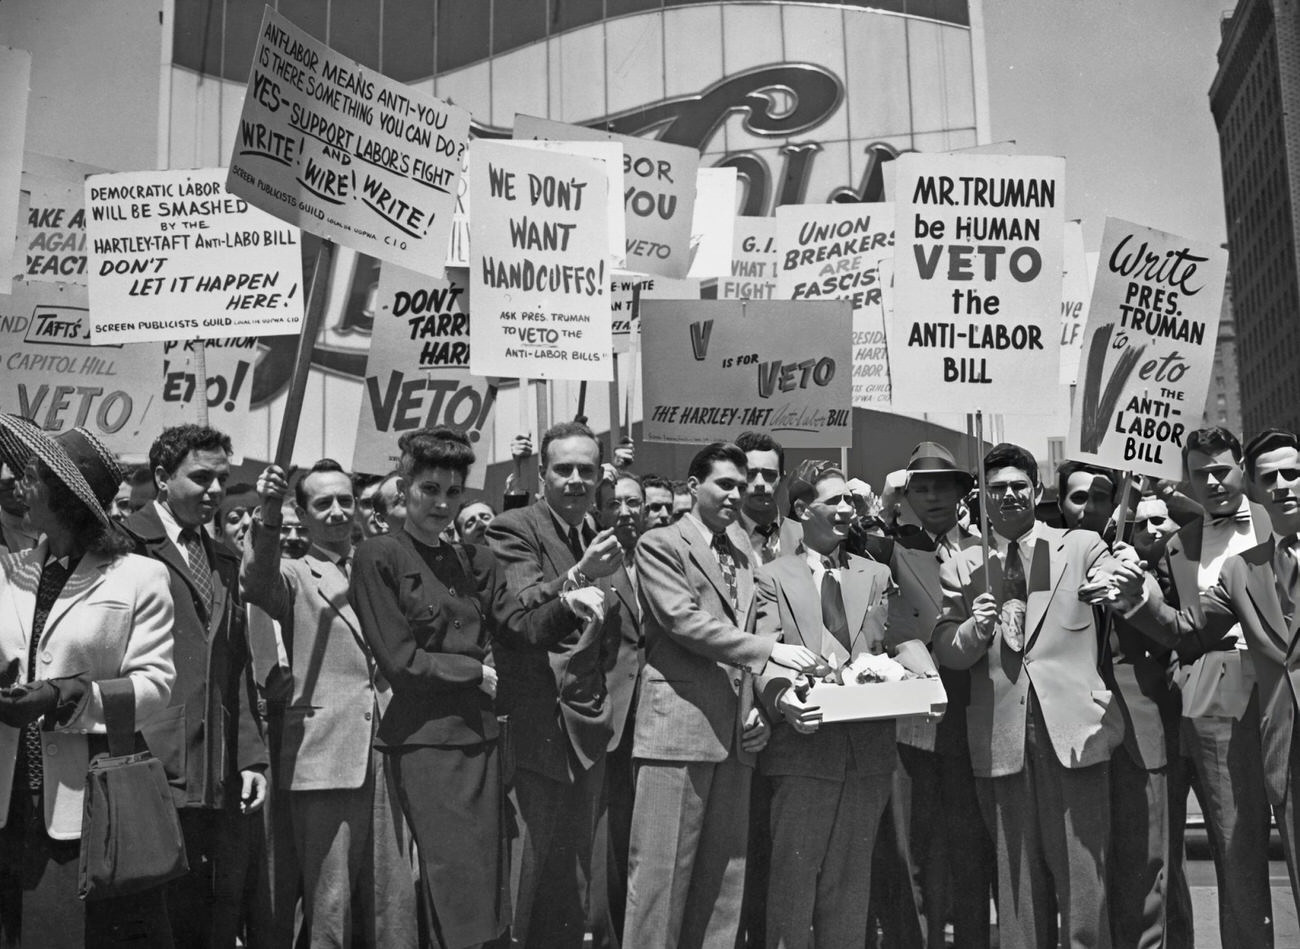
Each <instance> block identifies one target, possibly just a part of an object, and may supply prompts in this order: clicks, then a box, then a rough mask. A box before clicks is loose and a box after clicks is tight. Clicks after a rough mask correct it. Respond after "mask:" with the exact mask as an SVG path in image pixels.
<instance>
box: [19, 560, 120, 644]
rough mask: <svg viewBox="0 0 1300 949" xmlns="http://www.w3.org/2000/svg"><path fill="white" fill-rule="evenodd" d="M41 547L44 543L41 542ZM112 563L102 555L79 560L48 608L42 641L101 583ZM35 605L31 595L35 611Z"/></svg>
mask: <svg viewBox="0 0 1300 949" xmlns="http://www.w3.org/2000/svg"><path fill="white" fill-rule="evenodd" d="M43 546H44V542H42V547H43ZM44 559H45V555H44V554H42V555H41V560H42V561H43V560H44ZM112 562H113V559H112V558H111V557H108V556H105V555H104V554H95V553H87V554H85V555H84V556H83V557H82V558H81V560H80V562H78V564H77V569H76V570H74V571H72V576H70V577H68V582H67V583H65V584H64V585H63V590H62V591H61V592H60V593H59V598H58V599H57V600H55V601H54V606H53V607H51V608H50V615H49V616H48V617H46V619H45V629H44V630H43V631H42V633H41V639H42V640H43V641H47V640H48V639H49V638H50V634H51V633H52V632H53V631H54V627H55V626H57V625H58V624H59V620H61V619H63V617H64V616H66V615H67V613H68V610H70V609H72V608H73V607H74V606H76V605H77V604H78V603H80V602H81V601H82V600H84V599H85V598H86V596H87V595H89V593H90V591H91V590H93V589H95V587H97V586H99V584H100V583H102V582H103V580H104V572H105V571H106V570H107V569H108V566H109V564H111V563H112ZM35 605H36V598H35V596H34V595H33V597H32V607H33V609H35Z"/></svg>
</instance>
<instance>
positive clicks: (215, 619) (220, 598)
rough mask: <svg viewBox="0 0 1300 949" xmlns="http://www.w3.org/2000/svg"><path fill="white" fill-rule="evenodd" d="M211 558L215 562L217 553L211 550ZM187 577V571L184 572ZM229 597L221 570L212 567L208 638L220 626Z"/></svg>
mask: <svg viewBox="0 0 1300 949" xmlns="http://www.w3.org/2000/svg"><path fill="white" fill-rule="evenodd" d="M212 559H213V561H214V562H215V561H216V559H217V555H216V553H215V551H214V552H213V555H212ZM186 576H187V577H188V576H189V575H188V573H187V574H186ZM229 598H230V590H228V589H227V588H226V582H225V581H224V580H223V579H222V578H221V571H220V570H218V569H216V567H213V569H212V613H211V614H209V616H208V626H207V630H208V638H209V639H211V638H212V637H213V636H214V635H215V634H216V632H217V629H218V627H220V626H221V621H222V620H223V619H224V618H225V615H226V600H228V599H229Z"/></svg>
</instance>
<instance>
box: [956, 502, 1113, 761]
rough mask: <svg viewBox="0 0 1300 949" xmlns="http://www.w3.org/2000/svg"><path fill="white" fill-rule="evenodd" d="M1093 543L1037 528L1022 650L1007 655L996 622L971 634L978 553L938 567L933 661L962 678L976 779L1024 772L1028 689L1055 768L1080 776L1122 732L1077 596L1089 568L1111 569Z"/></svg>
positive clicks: (1079, 534)
mask: <svg viewBox="0 0 1300 949" xmlns="http://www.w3.org/2000/svg"><path fill="white" fill-rule="evenodd" d="M1114 563H1115V561H1114V558H1113V557H1112V556H1111V554H1110V552H1109V551H1108V550H1107V549H1106V544H1105V542H1104V541H1102V539H1101V537H1099V536H1098V535H1097V534H1095V533H1093V532H1092V531H1079V530H1075V531H1062V530H1058V529H1057V528H1054V527H1049V526H1048V525H1046V524H1043V523H1039V524H1038V539H1037V542H1036V544H1035V547H1034V555H1033V557H1032V560H1031V562H1030V565H1029V572H1028V576H1027V577H1026V582H1027V587H1028V594H1029V599H1028V602H1027V604H1026V610H1025V631H1024V636H1025V642H1024V648H1023V651H1022V652H1016V651H1015V650H1013V649H1011V648H1010V647H1008V646H1007V645H1006V644H1005V643H1004V642H1003V637H1002V628H1001V624H1000V623H999V624H998V625H997V627H996V628H995V630H994V633H993V636H992V638H991V639H989V640H985V639H984V638H983V637H982V636H981V635H980V634H979V633H978V632H977V631H976V629H975V621H974V619H973V618H972V617H971V603H972V602H973V601H974V600H975V598H976V597H977V596H979V595H980V594H981V593H983V592H984V589H985V573H984V566H983V563H982V554H981V552H980V549H979V548H978V547H970V548H967V549H966V550H963V551H962V552H961V553H960V554H959V555H958V556H955V557H952V558H950V559H949V560H947V561H946V562H945V563H944V564H943V565H942V567H941V568H940V573H939V576H940V580H941V582H942V584H943V612H942V614H941V615H940V617H939V624H938V626H936V627H935V631H934V652H935V655H936V656H938V657H939V661H940V662H941V663H943V664H944V665H947V666H950V667H952V668H956V669H970V671H971V699H970V706H969V707H968V708H967V713H966V733H967V739H968V742H969V745H970V754H971V766H972V767H973V768H974V771H975V775H976V776H977V777H1001V776H1003V775H1008V774H1016V773H1018V772H1019V771H1020V770H1021V769H1022V768H1023V767H1024V759H1025V717H1026V713H1027V710H1028V697H1029V690H1030V687H1031V686H1032V687H1033V691H1034V695H1035V696H1036V698H1037V700H1038V704H1039V707H1040V708H1041V709H1042V713H1043V720H1044V722H1045V723H1046V726H1047V732H1048V735H1049V736H1050V738H1051V743H1052V748H1053V749H1054V750H1055V751H1056V756H1057V759H1058V760H1059V761H1060V763H1061V765H1062V766H1064V767H1066V768H1086V767H1089V766H1090V765H1094V764H1098V763H1100V762H1102V761H1106V760H1108V759H1109V758H1110V755H1111V752H1112V751H1113V750H1114V749H1115V747H1116V746H1117V745H1118V744H1119V743H1120V741H1121V740H1122V739H1123V735H1124V723H1123V718H1122V716H1121V713H1120V710H1119V708H1118V706H1117V705H1116V703H1115V702H1114V701H1113V698H1112V693H1111V691H1110V690H1109V689H1107V688H1106V684H1105V682H1103V681H1102V678H1101V674H1100V672H1099V671H1098V668H1099V666H1100V661H1101V655H1100V650H1101V643H1100V637H1099V635H1098V630H1097V623H1096V618H1095V616H1094V615H1093V611H1092V608H1091V607H1090V606H1088V605H1087V604H1086V603H1082V602H1080V600H1079V598H1078V596H1077V590H1078V588H1079V586H1080V584H1082V583H1083V582H1084V581H1085V580H1086V579H1087V577H1088V573H1089V571H1090V570H1092V568H1094V567H1096V568H1098V569H1101V570H1105V569H1108V568H1110V567H1112V566H1114ZM989 579H990V580H991V586H992V589H994V590H997V589H999V588H1000V586H1001V584H1002V569H1001V564H1000V561H999V559H998V558H996V557H991V558H990V560H989Z"/></svg>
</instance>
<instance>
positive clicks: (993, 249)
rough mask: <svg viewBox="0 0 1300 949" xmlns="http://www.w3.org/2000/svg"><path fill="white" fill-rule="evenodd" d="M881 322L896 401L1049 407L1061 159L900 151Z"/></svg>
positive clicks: (927, 405)
mask: <svg viewBox="0 0 1300 949" xmlns="http://www.w3.org/2000/svg"><path fill="white" fill-rule="evenodd" d="M894 164H895V165H897V202H896V206H897V216H896V217H897V222H898V234H897V241H896V249H895V254H894V311H893V318H892V320H891V323H890V326H889V344H890V353H889V356H890V359H889V363H890V368H891V370H892V373H891V379H892V381H893V400H894V408H895V410H896V411H903V412H933V411H943V410H957V411H963V410H971V409H976V408H980V409H983V410H985V411H990V412H1005V413H1008V414H1022V415H1034V414H1045V413H1049V412H1051V411H1052V407H1053V404H1054V400H1052V399H1049V398H1044V393H1049V392H1055V390H1056V386H1057V379H1058V377H1059V376H1060V305H1061V255H1062V239H1061V228H1062V224H1063V217H1062V206H1063V204H1064V198H1065V194H1064V175H1065V162H1064V160H1063V159H1060V158H1041V157H1021V156H1005V155H978V154H956V155H942V154H929V155H923V154H915V153H910V154H905V155H900V156H899V157H898V159H897V160H896V161H895V162H894Z"/></svg>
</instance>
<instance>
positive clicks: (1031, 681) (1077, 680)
mask: <svg viewBox="0 0 1300 949" xmlns="http://www.w3.org/2000/svg"><path fill="white" fill-rule="evenodd" d="M983 464H984V475H985V482H986V487H985V490H984V496H983V498H982V499H981V501H982V504H983V505H984V509H985V510H986V511H987V512H988V513H987V517H988V521H989V524H990V526H991V527H992V529H993V534H992V537H991V538H990V542H989V551H988V560H987V566H985V563H984V559H983V556H982V553H981V551H979V550H976V549H974V548H970V549H967V550H964V551H962V552H961V553H960V554H958V555H957V556H955V557H952V558H950V559H949V560H947V561H945V562H944V564H943V565H942V566H941V567H940V580H941V583H942V585H943V612H942V614H941V615H940V617H939V623H938V625H937V626H936V628H935V631H934V651H935V655H936V656H938V658H939V661H940V662H941V663H942V664H944V665H946V666H949V667H951V668H956V669H970V670H971V699H970V706H969V707H968V709H967V738H968V742H969V745H970V753H971V764H972V767H973V769H974V772H975V778H976V789H977V792H978V794H979V797H980V805H981V807H982V809H983V810H984V814H985V818H986V821H987V823H988V825H989V830H990V834H991V836H992V837H993V845H994V848H995V850H996V853H997V869H998V931H999V939H1000V944H1001V945H1002V946H1003V947H1005V949H1022V947H1023V949H1045V947H1047V946H1048V945H1049V942H1050V940H1051V938H1052V934H1053V932H1054V930H1055V923H1056V913H1057V911H1058V910H1059V911H1060V914H1061V922H1060V929H1061V942H1062V944H1064V945H1068V946H1071V947H1083V946H1089V947H1101V949H1106V947H1109V946H1110V944H1111V940H1110V919H1109V913H1108V911H1107V900H1106V869H1107V863H1106V854H1107V849H1108V844H1109V838H1110V807H1109V800H1110V791H1109V760H1110V756H1111V752H1112V751H1113V750H1114V748H1115V747H1116V746H1117V745H1118V744H1119V742H1120V740H1121V738H1122V737H1123V719H1122V717H1121V715H1120V711H1119V708H1118V707H1117V706H1116V705H1115V703H1114V702H1113V701H1112V699H1111V692H1110V690H1109V689H1107V688H1106V687H1105V683H1104V682H1103V681H1102V678H1101V674H1100V673H1099V672H1098V668H1099V665H1100V661H1101V645H1100V636H1099V633H1098V629H1097V623H1096V619H1095V617H1094V615H1093V610H1092V607H1091V605H1090V603H1089V602H1085V600H1084V599H1081V597H1086V599H1087V600H1093V599H1096V600H1100V598H1101V594H1102V592H1104V590H1105V587H1106V585H1105V582H1104V581H1103V580H1101V579H1100V578H1099V577H1098V578H1096V579H1094V578H1093V575H1094V574H1100V573H1101V572H1103V571H1109V570H1111V569H1112V568H1113V567H1115V566H1117V565H1118V561H1116V559H1115V558H1114V557H1113V556H1112V555H1111V554H1110V553H1109V551H1107V549H1106V545H1105V543H1104V542H1103V541H1102V539H1101V537H1099V536H1098V535H1097V534H1094V533H1092V532H1091V531H1061V530H1057V529H1056V528H1053V527H1049V526H1048V525H1046V524H1041V523H1037V522H1036V521H1035V520H1034V506H1035V504H1036V502H1037V499H1038V496H1039V494H1040V493H1041V489H1040V487H1039V483H1038V465H1037V463H1036V462H1035V461H1034V459H1033V456H1032V455H1030V454H1029V453H1028V452H1027V451H1025V450H1024V449H1023V448H1020V447H1018V446H1016V445H1008V444H1002V445H997V446H995V447H994V448H993V449H992V450H990V451H989V453H988V454H987V455H985V456H984V462H983Z"/></svg>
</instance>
